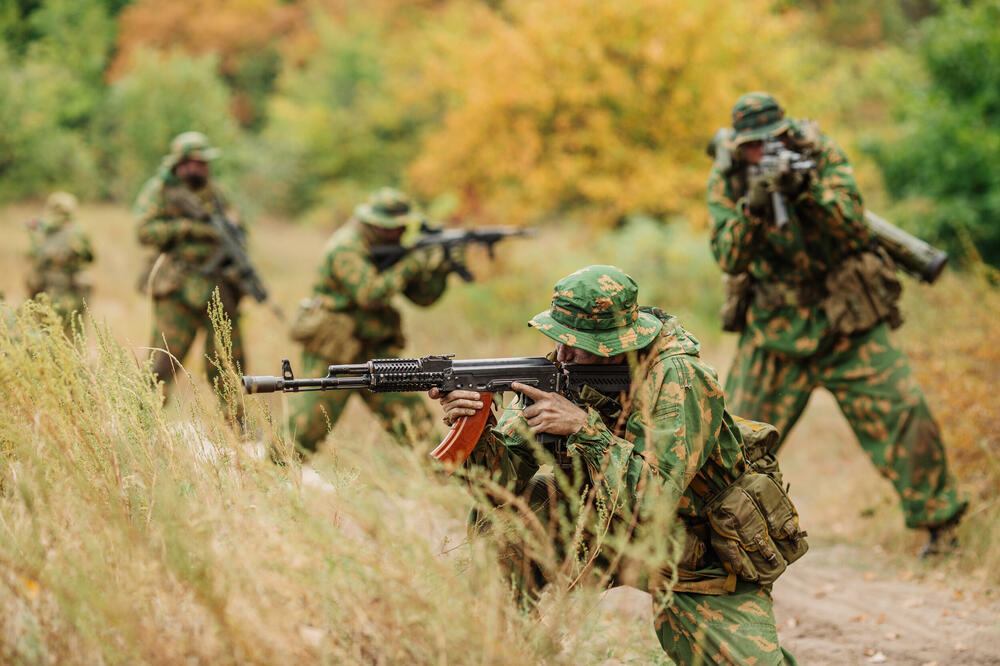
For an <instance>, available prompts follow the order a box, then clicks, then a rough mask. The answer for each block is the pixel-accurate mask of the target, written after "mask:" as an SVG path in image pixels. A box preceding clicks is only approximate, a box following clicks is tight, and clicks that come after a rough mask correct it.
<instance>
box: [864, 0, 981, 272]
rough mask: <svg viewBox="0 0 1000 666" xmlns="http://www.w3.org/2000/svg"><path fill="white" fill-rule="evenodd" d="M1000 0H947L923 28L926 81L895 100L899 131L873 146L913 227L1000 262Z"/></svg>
mask: <svg viewBox="0 0 1000 666" xmlns="http://www.w3.org/2000/svg"><path fill="white" fill-rule="evenodd" d="M998 25H1000V0H980V1H978V2H973V3H968V4H961V3H958V2H949V3H947V4H946V5H945V6H944V9H943V11H942V13H941V14H940V15H939V16H936V17H934V18H931V19H928V20H927V21H925V22H924V24H923V25H922V26H921V30H920V36H919V39H918V42H917V47H918V53H919V56H920V58H921V59H922V62H923V64H924V68H925V70H926V72H927V77H928V78H927V81H926V83H925V84H924V85H921V86H919V87H917V88H916V89H910V91H909V93H908V94H905V95H904V96H903V97H902V99H901V101H900V104H899V108H898V116H899V119H900V125H901V130H900V137H899V138H898V140H896V141H894V142H891V143H888V142H884V143H879V144H876V145H874V146H873V147H872V149H871V152H872V153H873V154H874V155H875V157H876V159H877V160H878V162H879V165H880V166H881V168H882V173H883V175H884V178H885V183H886V186H887V188H888V190H889V192H890V193H891V194H892V195H893V196H894V197H896V198H898V199H901V200H903V203H902V205H901V210H904V211H906V212H908V213H909V214H910V215H911V216H912V221H911V226H912V227H913V228H914V229H915V230H916V231H918V232H919V233H921V234H924V235H926V236H928V237H929V240H932V241H935V242H938V243H941V244H943V245H944V246H945V247H946V248H947V249H948V250H949V251H951V252H952V253H953V254H955V255H957V256H964V255H966V254H967V252H968V251H969V250H970V249H971V248H970V243H971V246H972V247H974V248H975V249H976V251H977V252H978V253H979V254H980V255H981V256H982V258H983V259H984V260H986V261H987V262H988V263H990V264H992V265H994V266H1000V225H998V224H997V220H998V219H1000V161H998V160H997V155H1000V30H998V29H997V26H998Z"/></svg>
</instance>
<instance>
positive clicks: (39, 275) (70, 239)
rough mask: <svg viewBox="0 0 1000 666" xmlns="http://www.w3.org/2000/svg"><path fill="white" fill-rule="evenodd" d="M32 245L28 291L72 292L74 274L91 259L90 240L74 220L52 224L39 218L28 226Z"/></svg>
mask: <svg viewBox="0 0 1000 666" xmlns="http://www.w3.org/2000/svg"><path fill="white" fill-rule="evenodd" d="M29 230H30V233H31V248H30V249H29V250H28V257H29V258H30V259H31V268H32V270H31V274H30V275H29V276H28V280H27V284H28V291H29V292H30V295H31V296H35V295H37V294H38V293H40V292H43V291H45V292H49V293H50V295H51V293H52V292H59V291H67V292H71V291H75V290H76V289H77V288H78V287H79V285H78V284H77V275H78V274H79V273H80V271H82V270H83V269H84V268H85V267H86V266H87V264H89V263H91V262H93V261H94V253H93V250H92V249H91V245H90V239H89V238H88V237H87V236H86V234H84V233H83V232H82V231H80V229H79V227H78V226H77V225H76V223H75V222H72V221H69V222H65V223H52V222H50V221H48V220H44V219H41V220H38V221H36V222H33V223H31V224H30V225H29Z"/></svg>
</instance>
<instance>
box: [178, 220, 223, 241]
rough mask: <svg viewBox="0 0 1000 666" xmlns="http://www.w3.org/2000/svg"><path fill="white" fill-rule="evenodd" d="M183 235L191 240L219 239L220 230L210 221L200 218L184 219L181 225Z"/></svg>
mask: <svg viewBox="0 0 1000 666" xmlns="http://www.w3.org/2000/svg"><path fill="white" fill-rule="evenodd" d="M181 235H182V236H186V237H187V238H190V239H191V240H204V241H216V240H219V232H218V231H216V230H215V228H214V227H213V226H212V225H211V224H209V223H208V222H201V221H199V220H184V222H183V223H182V225H181Z"/></svg>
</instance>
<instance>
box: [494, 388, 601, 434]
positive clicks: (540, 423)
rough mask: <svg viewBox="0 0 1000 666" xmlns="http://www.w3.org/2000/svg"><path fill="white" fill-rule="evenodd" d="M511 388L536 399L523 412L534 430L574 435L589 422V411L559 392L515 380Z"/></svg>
mask: <svg viewBox="0 0 1000 666" xmlns="http://www.w3.org/2000/svg"><path fill="white" fill-rule="evenodd" d="M510 388H511V389H512V390H514V391H517V392H518V393H523V394H524V395H525V396H527V397H528V398H531V400H533V401H534V402H533V403H532V404H530V405H528V406H527V407H525V408H524V409H523V410H522V412H521V414H523V415H524V420H525V421H527V422H528V426H529V427H530V428H531V430H532V432H536V433H537V432H547V433H549V434H551V435H572V434H573V433H575V432H578V431H579V430H580V428H582V427H583V424H584V423H586V422H587V412H585V411H584V410H582V409H580V408H579V407H577V406H576V405H574V404H573V403H572V402H570V401H569V400H567V399H566V398H564V397H563V396H562V395H560V394H558V393H551V392H549V391H543V390H541V389H539V388H535V387H534V386H528V385H527V384H521V383H520V382H514V383H513V384H511V385H510Z"/></svg>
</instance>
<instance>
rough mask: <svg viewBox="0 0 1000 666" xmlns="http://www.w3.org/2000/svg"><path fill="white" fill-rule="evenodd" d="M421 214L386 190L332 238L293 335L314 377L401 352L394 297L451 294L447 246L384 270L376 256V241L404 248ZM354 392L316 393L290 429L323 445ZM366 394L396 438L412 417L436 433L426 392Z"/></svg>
mask: <svg viewBox="0 0 1000 666" xmlns="http://www.w3.org/2000/svg"><path fill="white" fill-rule="evenodd" d="M415 219H416V212H415V211H414V210H413V207H412V204H411V202H410V199H409V197H407V196H406V195H405V194H403V193H402V192H400V191H398V190H395V189H392V188H388V187H385V188H382V189H380V190H378V191H376V192H374V193H373V194H372V195H371V197H370V198H369V200H368V202H367V203H364V204H361V205H359V206H357V207H356V208H355V209H354V215H353V217H351V219H350V220H348V221H347V223H346V224H344V226H343V227H341V228H340V229H339V230H337V232H336V233H334V234H333V236H331V237H330V240H329V241H328V242H327V245H326V253H325V255H324V257H323V262H322V263H321V264H320V268H319V276H318V278H319V279H318V280H317V281H316V284H315V285H314V286H313V296H312V298H311V299H308V300H306V301H304V302H303V303H302V305H301V306H300V308H299V311H298V313H297V315H296V318H295V322H294V323H293V325H292V337H293V339H295V340H297V341H299V342H301V343H302V345H303V352H302V366H303V370H304V372H305V373H306V374H312V373H320V374H323V373H325V370H326V367H327V366H328V365H332V364H341V363H359V362H361V361H365V360H367V359H369V358H393V357H396V356H398V355H399V354H400V352H401V351H402V350H403V346H404V344H405V340H404V338H403V332H402V325H401V320H400V315H399V311H398V310H397V309H396V308H395V307H393V305H392V303H391V299H392V297H393V296H395V295H396V294H403V295H405V296H406V297H407V298H408V299H409V300H411V301H413V302H414V303H416V304H417V305H422V306H426V305H430V304H432V303H434V302H435V301H437V300H438V299H439V298H440V297H441V295H442V294H443V293H444V290H445V286H446V283H447V276H448V268H447V267H446V265H445V263H444V261H443V253H442V252H441V251H440V249H425V250H420V251H415V252H410V253H408V254H406V255H405V256H403V258H402V259H400V260H399V261H398V262H396V263H395V264H393V265H391V266H389V267H386V268H385V269H384V270H380V267H379V266H377V265H376V264H375V262H374V261H373V259H372V257H371V256H370V251H371V248H372V247H373V246H375V245H391V244H397V245H398V244H399V242H400V239H401V238H402V235H403V233H404V231H405V230H406V228H407V224H408V223H409V222H410V221H411V220H415ZM349 397H350V394H348V393H342V392H336V391H334V392H329V393H321V392H314V393H307V394H306V395H304V396H302V398H300V399H299V400H298V401H297V405H296V410H295V412H294V413H293V414H292V417H291V419H290V422H289V427H290V429H291V431H292V433H293V435H294V437H295V438H296V441H297V442H298V443H299V445H300V446H301V447H302V448H303V449H305V450H307V451H315V450H316V449H317V447H318V445H319V443H320V442H321V441H322V440H323V439H324V438H325V437H326V434H327V431H328V424H330V425H332V424H334V423H336V422H337V419H339V418H340V415H341V413H342V412H343V411H344V407H345V406H346V405H347V400H348V398H349ZM361 397H362V398H363V399H364V400H365V402H366V403H367V404H368V406H369V407H370V408H371V410H372V411H373V412H374V413H375V415H376V416H377V417H378V418H379V420H380V422H381V424H382V426H383V428H385V429H386V431H388V432H390V433H391V434H393V435H394V436H395V437H397V438H399V439H402V438H404V437H405V435H406V432H405V430H406V421H407V420H408V422H409V425H410V426H413V427H414V432H413V433H412V434H413V435H414V436H417V437H419V436H422V435H423V434H426V433H427V432H429V429H430V422H431V419H430V414H429V412H428V411H427V408H426V406H425V405H424V403H423V401H422V400H421V398H420V396H418V395H415V394H407V393H364V394H361Z"/></svg>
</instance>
